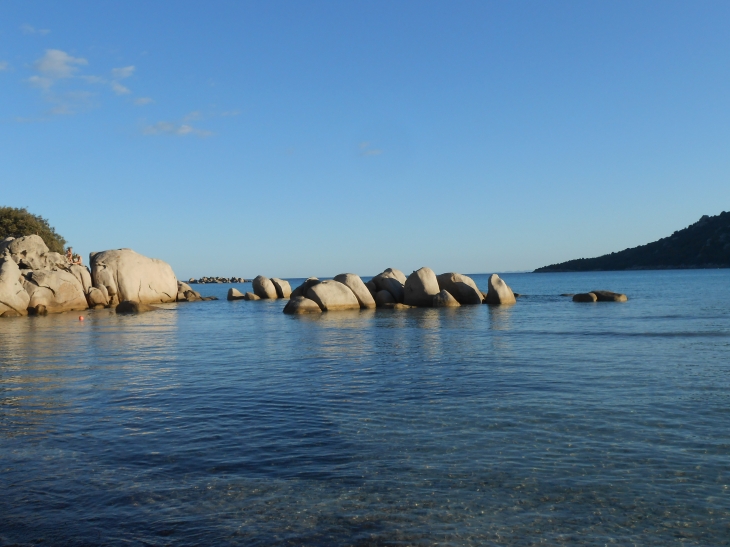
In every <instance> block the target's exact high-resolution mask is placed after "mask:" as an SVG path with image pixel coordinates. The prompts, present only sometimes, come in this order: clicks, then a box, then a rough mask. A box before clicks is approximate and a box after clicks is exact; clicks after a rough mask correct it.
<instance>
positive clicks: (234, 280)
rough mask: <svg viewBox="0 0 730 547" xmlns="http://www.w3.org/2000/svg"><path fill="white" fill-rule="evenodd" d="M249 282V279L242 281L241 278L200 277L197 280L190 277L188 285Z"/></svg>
mask: <svg viewBox="0 0 730 547" xmlns="http://www.w3.org/2000/svg"><path fill="white" fill-rule="evenodd" d="M251 281H252V280H251V279H244V278H243V277H201V278H199V279H195V278H193V277H191V278H190V279H189V280H188V283H190V284H191V285H197V284H199V283H200V284H204V283H249V282H251Z"/></svg>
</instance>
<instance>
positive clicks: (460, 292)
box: [436, 272, 484, 305]
mask: <svg viewBox="0 0 730 547" xmlns="http://www.w3.org/2000/svg"><path fill="white" fill-rule="evenodd" d="M436 280H437V281H438V284H439V289H441V290H442V291H447V292H448V293H449V294H451V296H453V297H454V298H456V300H457V301H458V302H459V304H462V305H469V304H481V303H482V301H483V300H484V297H483V296H482V292H481V291H480V290H479V287H477V284H476V283H474V280H473V279H472V278H471V277H469V276H468V275H462V274H460V273H456V272H448V273H443V274H441V275H437V276H436Z"/></svg>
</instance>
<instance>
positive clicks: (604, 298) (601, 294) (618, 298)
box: [591, 291, 628, 302]
mask: <svg viewBox="0 0 730 547" xmlns="http://www.w3.org/2000/svg"><path fill="white" fill-rule="evenodd" d="M591 292H592V293H593V294H595V295H596V297H597V298H598V301H599V302H626V301H627V300H628V297H627V296H626V295H625V294H621V293H617V292H611V291H591Z"/></svg>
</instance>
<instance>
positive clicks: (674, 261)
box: [535, 211, 730, 272]
mask: <svg viewBox="0 0 730 547" xmlns="http://www.w3.org/2000/svg"><path fill="white" fill-rule="evenodd" d="M686 268H730V212H725V211H723V212H722V213H720V214H719V215H717V216H714V217H710V216H707V215H705V216H703V217H702V218H701V219H700V220H698V221H697V222H695V223H694V224H692V225H690V226H688V227H687V228H685V229H684V230H679V231H677V232H674V233H673V234H672V235H671V236H669V237H665V238H662V239H660V240H659V241H655V242H653V243H647V244H646V245H640V246H639V247H634V248H632V249H625V250H623V251H620V252H618V253H611V254H608V255H603V256H599V257H597V258H579V259H577V260H569V261H568V262H563V263H561V264H552V265H551V266H544V267H542V268H538V269H537V270H535V272H588V271H601V270H603V271H607V270H665V269H686Z"/></svg>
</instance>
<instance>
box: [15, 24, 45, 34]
mask: <svg viewBox="0 0 730 547" xmlns="http://www.w3.org/2000/svg"><path fill="white" fill-rule="evenodd" d="M20 30H22V31H23V34H40V35H41V36H45V35H46V34H48V33H49V32H51V31H50V30H49V29H47V28H34V27H32V26H30V25H21V27H20Z"/></svg>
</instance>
